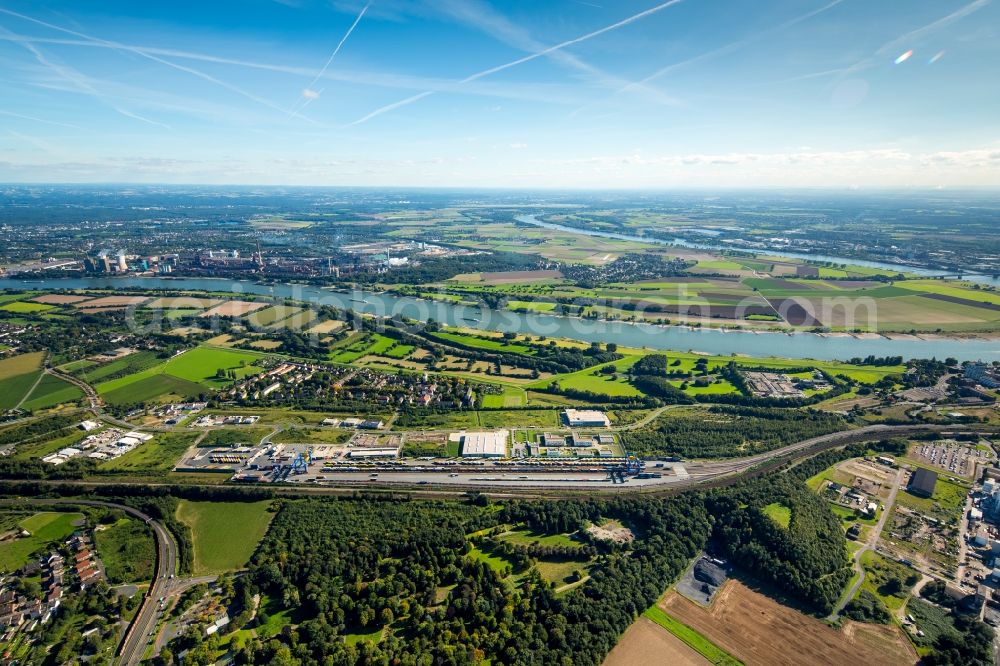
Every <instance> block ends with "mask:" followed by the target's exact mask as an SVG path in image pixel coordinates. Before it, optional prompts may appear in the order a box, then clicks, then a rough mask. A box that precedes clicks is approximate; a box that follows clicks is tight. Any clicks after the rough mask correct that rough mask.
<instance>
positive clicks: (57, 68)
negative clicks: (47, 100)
mask: <svg viewBox="0 0 1000 666" xmlns="http://www.w3.org/2000/svg"><path fill="white" fill-rule="evenodd" d="M0 11H6V10H2V9H0ZM0 30H2V31H3V32H4V33H7V34H9V35H14V36H15V37H16V36H18V35H17V33H14V32H11V31H10V30H7V29H6V28H4V27H3V26H0ZM19 43H20V44H21V45H22V46H23V47H24V48H25V49H27V50H28V51H29V52H30V53H31V54H32V55H33V56H35V60H37V61H38V62H39V64H41V65H44V66H45V67H47V68H48V69H50V70H52V71H53V72H55V73H56V74H57V75H58V76H59V77H60V78H61V79H63V80H64V81H68V82H69V83H70V84H72V85H73V86H74V87H75V88H76V89H77V90H78V91H80V92H83V93H86V94H88V95H90V96H91V97H93V98H94V99H96V100H98V101H99V102H101V103H102V104H104V105H106V106H108V107H110V108H112V109H114V110H115V111H117V112H118V113H120V114H121V115H123V116H125V117H127V118H132V119H134V120H139V121H142V122H144V123H148V124H150V125H156V126H159V127H163V128H164V129H170V126H169V125H164V124H163V123H161V122H158V121H156V120H151V119H149V118H146V117H144V116H140V115H139V114H138V113H133V112H132V111H129V110H128V109H124V108H122V107H120V106H118V105H117V104H115V103H114V102H112V101H111V100H109V99H108V98H107V96H106V95H103V94H101V92H100V91H98V90H97V89H96V88H94V86H92V85H90V83H89V82H88V81H87V79H86V77H85V76H84V75H83V74H81V73H80V72H77V71H76V70H75V69H72V68H70V67H66V66H64V65H60V64H57V63H54V62H52V61H51V60H49V59H48V58H47V57H46V56H45V54H44V53H42V52H41V51H40V50H39V49H38V48H37V47H36V46H35V45H34V44H32V43H31V42H26V41H21V42H19Z"/></svg>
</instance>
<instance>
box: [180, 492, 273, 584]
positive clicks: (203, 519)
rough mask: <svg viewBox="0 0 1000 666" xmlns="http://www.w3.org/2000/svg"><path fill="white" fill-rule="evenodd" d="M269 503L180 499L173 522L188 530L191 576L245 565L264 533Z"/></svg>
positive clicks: (271, 516)
mask: <svg viewBox="0 0 1000 666" xmlns="http://www.w3.org/2000/svg"><path fill="white" fill-rule="evenodd" d="M270 505H271V502H270V501H268V500H265V501H263V502H192V501H189V500H181V502H180V503H179V504H178V506H177V519H178V520H180V521H181V522H182V523H184V524H185V525H187V526H188V527H190V528H191V534H192V537H193V539H194V574H195V575H205V574H218V573H224V572H227V571H236V570H238V569H242V568H243V567H244V566H246V564H247V562H248V561H249V560H250V556H251V555H253V552H254V550H255V549H256V548H257V544H258V543H259V542H260V540H261V539H263V538H264V535H265V534H266V533H267V528H268V526H269V525H270V524H271V519H272V518H273V517H274V514H273V513H271V512H270V511H269V510H268V509H269V507H270Z"/></svg>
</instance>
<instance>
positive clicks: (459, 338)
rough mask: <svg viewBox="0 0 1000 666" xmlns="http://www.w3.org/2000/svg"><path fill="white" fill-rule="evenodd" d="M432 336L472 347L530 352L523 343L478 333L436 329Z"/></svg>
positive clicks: (510, 351) (513, 352)
mask: <svg viewBox="0 0 1000 666" xmlns="http://www.w3.org/2000/svg"><path fill="white" fill-rule="evenodd" d="M431 337H432V338H435V339H437V340H439V341H440V342H444V343H445V344H447V343H449V342H452V343H455V344H457V345H459V346H462V347H470V348H473V349H485V350H487V351H500V352H508V353H510V354H530V353H531V348H530V347H527V346H525V345H519V344H508V343H506V342H504V340H503V339H502V338H501V339H493V338H483V337H479V336H478V335H465V334H464V333H448V332H446V331H438V332H436V333H432V334H431Z"/></svg>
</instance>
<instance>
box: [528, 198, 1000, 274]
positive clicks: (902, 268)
mask: <svg viewBox="0 0 1000 666" xmlns="http://www.w3.org/2000/svg"><path fill="white" fill-rule="evenodd" d="M514 219H515V220H517V221H518V222H523V223H525V224H533V225H535V226H536V227H542V228H544V229H552V230H555V231H565V232H569V233H571V234H582V235H584V236H598V237H600V238H612V239H615V240H622V241H631V242H633V243H648V244H650V245H677V246H680V247H687V248H691V249H695V250H712V251H716V252H719V251H722V250H734V251H738V252H744V253H747V254H760V255H764V256H768V257H779V258H784V259H805V260H806V261H818V262H823V263H831V264H850V265H851V266H861V267H864V268H874V269H877V270H880V271H890V272H895V273H900V272H901V273H912V274H913V275H920V276H923V277H943V276H944V275H945V272H944V271H935V270H932V269H930V268H921V267H919V266H906V265H904V264H890V263H886V262H884V261H869V260H866V259H849V258H847V257H833V256H830V255H827V254H809V253H806V252H792V251H790V250H782V249H780V248H774V249H768V250H753V249H749V248H739V247H732V246H727V245H723V244H721V243H717V244H713V243H694V242H692V241H687V240H684V239H683V238H674V239H672V240H667V239H665V238H651V237H649V236H633V235H631V234H620V233H615V232H612V231H597V230H595V229H579V228H577V227H567V226H564V225H562V224H553V223H552V222H543V221H542V220H539V219H538V218H537V217H535V216H534V215H518V216H516V217H515V218H514ZM709 235H711V234H709ZM962 279H963V280H968V281H969V282H978V283H980V284H989V285H993V286H997V287H1000V278H995V277H993V276H992V275H983V274H981V273H969V274H968V275H963V276H962Z"/></svg>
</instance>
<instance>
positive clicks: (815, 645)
mask: <svg viewBox="0 0 1000 666" xmlns="http://www.w3.org/2000/svg"><path fill="white" fill-rule="evenodd" d="M660 607H661V608H663V610H665V611H667V612H668V613H669V614H670V615H671V616H673V617H674V618H676V619H678V620H680V621H681V622H683V623H684V624H686V625H688V626H690V627H692V628H694V629H696V630H697V631H699V632H700V633H701V634H703V635H704V636H705V637H707V638H708V639H709V640H711V641H712V642H714V643H715V644H716V645H718V646H719V647H721V648H722V649H724V650H726V651H727V652H729V653H730V654H732V655H733V656H735V657H736V658H738V659H741V660H742V661H743V662H744V663H746V664H747V666H753V665H755V664H761V665H765V664H766V665H767V666H804V665H806V664H808V665H809V666H843V665H844V664H879V666H896V665H899V666H903V665H904V664H905V665H910V664H915V663H916V662H917V653H916V652H915V651H914V649H913V646H912V645H911V644H910V642H909V640H907V638H906V637H905V636H904V635H903V634H902V632H901V631H900V629H899V628H898V627H895V626H878V625H871V624H858V623H855V622H847V623H846V624H845V626H844V628H843V629H842V630H837V629H834V628H833V627H830V626H829V625H827V624H825V623H823V622H821V621H819V620H817V619H815V618H812V617H809V616H807V615H804V614H802V613H800V612H798V611H796V610H794V609H792V608H788V607H786V606H782V605H781V604H779V603H778V602H776V601H774V600H773V599H770V598H768V597H766V596H764V595H762V594H760V593H758V592H754V591H753V590H751V589H749V588H748V587H746V586H745V585H743V584H742V583H740V582H739V581H736V580H730V581H729V582H727V583H726V585H725V587H723V589H722V590H720V591H719V593H718V596H717V597H716V598H715V600H714V601H713V602H712V606H711V607H710V608H708V609H704V608H702V607H700V606H697V605H696V604H694V603H692V602H690V601H688V600H687V599H685V598H683V597H681V596H680V595H678V594H677V593H676V592H671V593H670V594H669V595H667V597H666V598H665V599H664V600H663V601H662V602H661V603H660ZM622 663H623V664H624V663H625V662H622ZM635 663H641V662H635Z"/></svg>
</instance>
